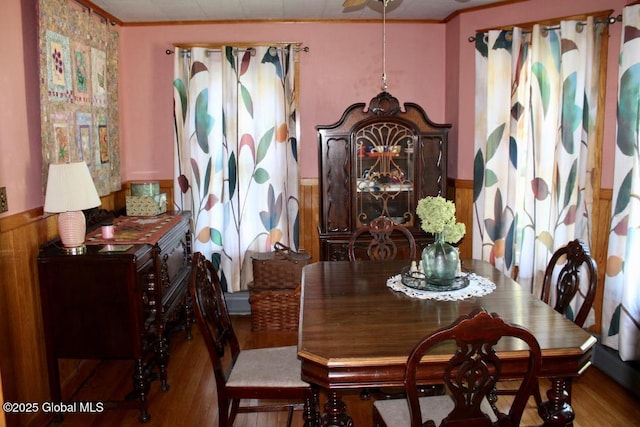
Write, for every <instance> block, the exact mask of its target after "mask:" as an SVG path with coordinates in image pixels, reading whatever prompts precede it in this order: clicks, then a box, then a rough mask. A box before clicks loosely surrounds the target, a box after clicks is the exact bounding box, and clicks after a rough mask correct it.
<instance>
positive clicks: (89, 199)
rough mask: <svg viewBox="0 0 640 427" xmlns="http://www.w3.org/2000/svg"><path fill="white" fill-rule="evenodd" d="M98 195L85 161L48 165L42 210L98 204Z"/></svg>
mask: <svg viewBox="0 0 640 427" xmlns="http://www.w3.org/2000/svg"><path fill="white" fill-rule="evenodd" d="M100 203H101V202H100V197H99V196H98V192H97V191H96V187H95V185H94V184H93V179H92V178H91V173H90V172H89V168H88V167H87V164H86V163H85V162H71V163H52V164H50V165H49V177H48V178H47V193H46V195H45V200H44V211H45V212H51V213H57V212H70V211H81V210H83V209H90V208H95V207H96V206H100Z"/></svg>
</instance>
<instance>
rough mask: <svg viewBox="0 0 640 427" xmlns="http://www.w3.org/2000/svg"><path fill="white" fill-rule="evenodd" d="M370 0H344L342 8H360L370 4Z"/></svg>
mask: <svg viewBox="0 0 640 427" xmlns="http://www.w3.org/2000/svg"><path fill="white" fill-rule="evenodd" d="M368 1H369V0H344V3H342V7H355V6H360V5H363V4H365V3H366V2H368Z"/></svg>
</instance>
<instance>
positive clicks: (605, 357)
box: [591, 340, 640, 398]
mask: <svg viewBox="0 0 640 427" xmlns="http://www.w3.org/2000/svg"><path fill="white" fill-rule="evenodd" d="M591 363H593V365H594V366H595V367H597V368H598V369H600V370H601V371H602V372H604V373H605V374H607V375H608V376H609V377H611V378H612V379H613V380H614V381H615V382H617V383H618V384H620V385H621V386H623V387H624V388H626V389H627V390H629V391H630V392H631V393H633V394H635V395H636V396H637V397H638V398H640V388H638V384H640V362H637V361H632V362H625V361H623V360H622V359H620V356H619V355H618V352H617V351H616V350H614V349H612V348H609V347H607V346H605V345H602V343H600V340H598V343H597V344H596V347H595V349H594V351H593V358H592V360H591Z"/></svg>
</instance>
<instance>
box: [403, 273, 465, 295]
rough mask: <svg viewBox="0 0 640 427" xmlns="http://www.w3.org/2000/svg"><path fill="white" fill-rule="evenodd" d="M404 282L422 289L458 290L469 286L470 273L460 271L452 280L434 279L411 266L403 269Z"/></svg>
mask: <svg viewBox="0 0 640 427" xmlns="http://www.w3.org/2000/svg"><path fill="white" fill-rule="evenodd" d="M401 276H402V284H403V285H405V286H408V287H410V288H413V289H417V290H420V291H431V292H446V291H457V290H459V289H464V288H466V287H467V286H469V274H468V273H464V272H463V273H459V274H458V275H457V276H456V277H455V278H453V279H451V280H446V281H443V280H434V279H427V278H426V277H425V275H424V273H422V272H420V271H415V270H414V271H412V270H411V268H410V267H404V268H403V269H402V273H401Z"/></svg>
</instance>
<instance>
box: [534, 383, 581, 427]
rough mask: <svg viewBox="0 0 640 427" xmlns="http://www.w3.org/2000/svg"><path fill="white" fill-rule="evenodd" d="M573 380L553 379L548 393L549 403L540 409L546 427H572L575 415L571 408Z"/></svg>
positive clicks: (539, 412)
mask: <svg viewBox="0 0 640 427" xmlns="http://www.w3.org/2000/svg"><path fill="white" fill-rule="evenodd" d="M568 391H571V378H552V379H551V388H550V389H549V390H548V391H547V398H548V399H549V400H548V401H547V402H543V403H542V405H540V407H539V408H538V414H539V415H540V417H541V418H542V419H543V420H544V424H543V425H544V426H545V427H571V426H573V420H574V418H575V414H574V412H573V408H572V407H571V396H570V395H569V393H568Z"/></svg>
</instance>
